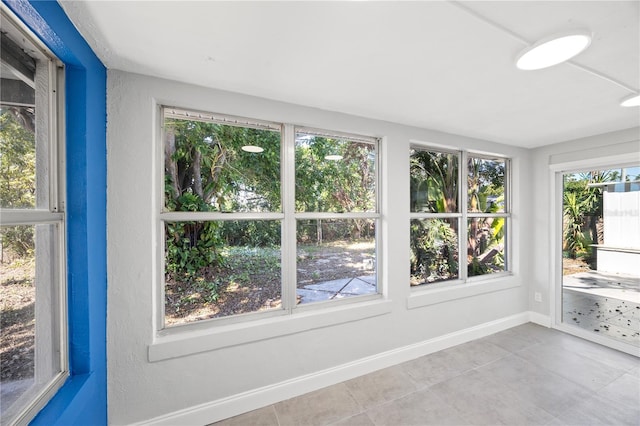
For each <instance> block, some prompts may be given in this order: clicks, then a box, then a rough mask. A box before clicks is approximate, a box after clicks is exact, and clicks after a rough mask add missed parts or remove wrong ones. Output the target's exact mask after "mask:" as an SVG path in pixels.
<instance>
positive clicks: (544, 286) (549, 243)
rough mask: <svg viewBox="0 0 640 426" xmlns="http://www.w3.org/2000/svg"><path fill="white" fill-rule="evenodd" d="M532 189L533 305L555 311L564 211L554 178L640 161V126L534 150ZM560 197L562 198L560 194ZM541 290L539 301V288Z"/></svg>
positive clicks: (545, 312)
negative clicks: (563, 174)
mask: <svg viewBox="0 0 640 426" xmlns="http://www.w3.org/2000/svg"><path fill="white" fill-rule="evenodd" d="M531 161H532V173H531V180H532V181H534V182H535V184H534V188H533V189H534V192H533V206H534V207H533V208H534V210H533V221H532V223H531V226H532V229H533V231H534V232H533V240H532V250H533V252H532V254H531V255H530V256H531V257H530V259H531V261H532V263H533V264H534V265H535V267H534V268H533V270H532V271H531V272H532V274H531V283H530V286H529V291H530V294H529V301H530V302H529V303H530V306H529V309H530V311H532V312H536V313H538V314H541V315H544V316H548V317H549V318H550V320H551V318H552V317H553V313H554V310H553V306H552V305H553V302H554V298H557V297H559V286H556V283H557V282H559V281H560V279H561V275H560V274H561V269H560V265H561V263H560V262H561V257H560V256H561V254H560V246H561V240H560V239H559V238H561V237H560V235H561V234H560V226H561V223H560V217H561V210H560V208H561V197H562V194H561V191H559V189H560V188H561V186H560V187H558V186H557V183H558V182H554V177H555V175H556V174H557V173H562V172H572V171H577V170H582V171H584V170H588V168H589V167H593V168H594V169H596V170H597V169H600V168H606V167H608V166H611V165H612V164H621V163H635V164H638V163H639V162H640V128H633V129H627V130H621V131H618V132H612V133H606V134H602V135H596V136H592V137H588V138H583V139H578V140H573V141H567V142H563V143H558V144H554V145H548V146H543V147H540V148H537V149H534V150H532V158H531ZM558 197H560V198H558ZM536 292H537V293H540V294H541V301H540V302H536V301H535V298H534V293H536Z"/></svg>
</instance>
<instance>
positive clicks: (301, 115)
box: [108, 71, 546, 424]
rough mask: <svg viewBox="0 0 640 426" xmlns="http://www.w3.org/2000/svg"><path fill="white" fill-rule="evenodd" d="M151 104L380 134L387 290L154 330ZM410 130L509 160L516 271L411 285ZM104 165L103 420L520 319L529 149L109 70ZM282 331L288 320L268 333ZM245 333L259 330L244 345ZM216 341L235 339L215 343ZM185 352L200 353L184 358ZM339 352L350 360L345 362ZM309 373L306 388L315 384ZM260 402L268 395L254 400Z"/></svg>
mask: <svg viewBox="0 0 640 426" xmlns="http://www.w3.org/2000/svg"><path fill="white" fill-rule="evenodd" d="M157 103H161V104H168V105H173V106H181V107H188V108H194V109H197V110H205V111H212V112H218V113H226V114H232V115H239V116H245V117H251V118H256V119H264V120H271V121H277V122H288V123H294V124H300V125H308V126H312V127H318V128H326V129H331V130H338V131H347V132H354V133H359V134H365V135H373V136H379V137H383V138H384V139H383V143H382V149H381V151H382V179H383V188H382V215H383V237H384V242H383V244H384V246H383V248H382V254H381V258H382V259H381V261H382V264H383V275H382V279H381V281H380V282H381V284H382V285H383V286H385V289H386V291H385V297H384V298H382V300H381V301H376V302H369V303H368V304H364V305H366V306H359V304H354V305H349V307H348V308H347V311H350V310H351V311H353V312H360V311H362V312H365V313H366V312H368V313H369V314H368V317H366V318H364V319H359V320H356V319H355V318H357V315H355V316H351V317H350V316H349V313H350V312H346V313H345V312H344V310H342V311H340V310H339V311H336V312H331V313H325V312H322V311H316V312H314V313H313V314H309V315H306V316H305V317H304V318H303V321H302V320H301V318H299V317H294V316H289V317H287V318H284V319H283V318H282V317H279V318H277V319H275V320H264V321H259V322H256V324H255V325H254V324H252V323H249V324H240V325H238V326H234V327H229V328H227V329H224V328H223V329H222V330H221V329H220V328H219V327H216V325H215V324H212V323H209V325H204V326H203V327H202V329H200V330H198V331H197V332H187V333H183V334H178V335H172V336H168V337H167V336H159V335H158V334H157V333H156V331H155V326H156V320H155V318H156V311H155V308H154V298H155V297H156V296H157V291H158V285H159V284H158V282H157V280H158V274H157V273H156V271H155V268H156V265H157V261H158V259H157V258H156V256H157V248H158V247H157V246H156V243H157V238H156V235H154V232H155V229H156V223H157V222H156V221H157V211H156V206H157V205H158V199H157V196H158V195H159V194H158V185H159V184H160V182H158V181H156V180H154V177H155V176H159V174H158V172H159V170H161V169H159V167H160V168H161V167H162V164H158V163H159V161H158V160H157V158H158V155H157V152H158V151H157V149H158V146H159V144H161V142H160V141H159V140H158V135H157V133H158V122H157V118H158V117H157V116H156V104H157ZM410 140H415V141H424V142H432V143H437V144H439V145H446V146H452V147H457V148H462V149H473V150H479V151H484V152H491V153H499V154H504V155H507V156H510V157H511V158H512V159H513V169H514V174H513V189H514V190H513V197H514V200H513V201H514V202H513V228H512V231H513V232H512V233H511V238H512V241H513V271H514V274H513V275H512V276H507V277H503V278H499V279H493V280H488V281H485V282H483V283H480V284H474V285H470V284H467V285H465V286H464V287H460V286H459V287H458V288H454V289H451V290H446V289H445V290H437V291H426V292H425V291H422V292H420V291H418V293H416V292H415V291H414V292H412V291H411V290H412V289H410V287H409V270H408V265H409V248H408V247H409V236H408V230H409V214H408V206H409V161H408V150H409V143H410ZM108 167H109V172H108V271H109V290H108V291H109V293H108V301H109V302H108V303H109V305H108V374H109V380H108V395H109V420H110V422H111V423H113V424H124V423H132V422H142V421H145V420H149V419H154V418H156V420H158V419H157V418H158V417H159V416H163V415H165V414H168V413H175V412H177V411H178V410H185V411H183V414H184V413H188V412H189V410H190V409H191V407H194V406H196V405H198V404H208V403H211V402H212V401H218V402H220V401H222V402H221V404H222V403H223V402H224V401H229V400H233V398H234V395H237V394H240V393H243V392H245V393H246V392H249V394H251V391H252V390H255V389H258V388H263V387H265V386H270V385H274V384H278V383H282V382H285V381H287V380H294V379H296V378H298V380H301V383H302V382H303V381H302V379H301V378H305V379H304V380H306V381H304V383H311V382H313V383H315V384H316V385H317V384H318V383H322V380H323V378H322V377H325V379H326V380H325V382H324V383H325V384H329V383H330V382H331V381H332V380H335V377H333V378H329V376H328V375H326V374H325V375H324V376H323V375H322V374H320V375H318V379H317V380H316V381H315V382H314V381H313V380H315V379H313V380H311V379H309V380H310V381H309V380H307V379H308V378H309V377H312V378H313V377H315V376H314V374H316V373H318V372H323V371H327V370H328V369H332V368H334V367H339V366H342V367H343V368H342V369H339V370H335V371H340V372H341V373H340V374H344V375H345V376H344V378H348V377H349V376H353V375H354V374H357V372H358V371H361V372H362V371H364V370H358V368H357V365H359V364H358V361H359V360H362V359H365V358H366V357H375V356H376V355H377V354H381V353H386V354H388V353H391V352H393V351H394V350H398V351H399V352H402V351H403V350H405V349H406V348H407V347H414V348H416V347H417V346H416V345H417V344H420V343H421V342H425V341H431V342H434V340H433V339H435V338H437V337H439V336H445V335H446V336H458V335H460V334H459V333H458V334H456V332H458V331H461V330H469V329H472V330H477V329H479V328H481V327H477V326H482V325H483V324H508V322H504V323H501V322H500V321H503V319H505V318H516V317H517V318H525V316H526V311H527V309H528V299H527V294H528V289H527V281H528V277H529V276H530V274H531V272H532V269H533V268H532V262H531V260H532V256H531V253H530V252H529V251H528V250H529V244H525V241H527V240H529V238H530V236H531V235H530V228H529V223H530V219H531V217H532V216H531V211H532V210H531V209H532V206H533V205H534V204H532V203H531V199H530V197H529V194H531V193H532V185H533V183H532V179H531V176H537V173H542V174H541V176H542V177H545V176H546V174H545V173H544V169H545V167H538V169H536V173H532V170H531V168H530V152H529V151H528V150H524V149H519V148H514V147H509V146H505V145H500V144H495V143H491V142H486V141H479V140H473V139H469V138H464V137H460V136H454V135H450V134H444V133H439V132H434V131H428V130H424V129H417V128H411V127H407V126H401V125H397V124H393V123H388V122H382V121H375V120H369V119H364V118H359V117H354V116H348V115H345V114H338V113H332V112H327V111H322V110H318V109H312V108H307V107H302V106H296V105H291V104H285V103H281V102H275V101H269V100H265V99H259V98H254V97H250V96H245V95H239V94H232V93H228V92H222V91H216V90H210V89H204V88H201V87H195V86H190V85H185V84H182V83H177V82H172V81H166V80H160V79H156V78H151V77H146V76H141V75H135V74H129V73H124V72H120V71H109V74H108ZM540 169H542V170H540ZM160 173H161V171H160ZM538 198H540V197H538ZM539 205H545V204H544V203H542V204H539ZM405 206H406V207H407V208H405ZM537 217H538V216H536V218H537ZM537 220H539V221H543V219H537ZM538 233H539V234H543V235H546V234H545V233H544V232H538ZM408 306H412V307H413V308H412V309H409V307H408ZM340 315H342V317H343V318H344V319H343V320H341V321H339V322H340V323H339V324H336V325H328V326H322V325H326V324H331V322H332V321H334V322H335V321H336V320H335V318H337V317H340ZM342 317H341V318H342ZM296 324H298V325H296ZM299 324H304V327H301V326H299ZM512 325H513V324H512ZM320 326H322V327H320ZM296 327H297V328H296ZM496 327H497V326H496ZM485 329H486V330H490V328H486V327H485ZM282 330H289V331H288V332H287V333H286V334H283V335H278V334H282V333H279V332H281V331H282ZM494 331H495V330H494ZM451 333H454V334H451ZM472 335H473V334H472V333H471V334H469V333H467V334H464V336H472ZM266 336H273V337H266ZM265 337H266V338H265ZM459 338H463V337H459ZM225 339H226V340H225ZM234 339H235V340H234ZM252 339H254V340H255V341H250V342H247V343H242V341H243V340H252ZM260 339H262V340H260ZM454 340H455V339H454ZM222 341H227V342H230V343H234V342H235V343H237V344H234V345H231V346H227V347H222V348H220V349H212V348H215V347H216V345H218V344H220V342H222ZM435 341H437V339H436V340H435ZM451 341H453V340H447V342H451ZM163 344H167V345H168V346H170V348H169V355H167V356H164V355H162V356H159V358H157V360H155V361H154V362H150V361H149V354H150V351H151V353H153V354H156V355H157V354H158V353H161V352H162V350H161V349H162V348H165V346H166V345H165V346H163ZM172 344H173V346H171V345H172ZM411 345H413V346H411ZM403 348H404V349H403ZM181 351H182V352H190V351H197V352H198V353H194V354H191V355H181V354H180V352H181ZM389 351H391V352H389ZM405 352H406V353H409V352H407V351H406V350H405ZM412 353H413V356H416V354H417V352H412ZM165 355H166V354H165ZM161 358H167V359H161ZM368 359H371V358H368ZM398 359H399V358H398ZM348 363H351V364H349V366H351V365H353V366H354V367H349V366H346V367H345V364H348ZM374 364H375V363H374ZM380 365H382V363H381V364H380ZM354 372H355V373H354ZM305 375H306V376H305ZM309 375H311V376H309ZM321 376H322V377H321ZM294 381H295V380H294ZM313 383H312V385H308V386H312V387H313ZM289 389H290V388H289ZM299 389H302V390H304V389H303V387H301V388H299ZM249 394H245V395H249ZM282 396H283V397H284V396H287V393H286V392H283V393H282ZM289 396H291V395H290V394H289ZM272 397H273V396H272ZM225 398H226V399H225ZM265 402H268V401H267V400H262V403H265ZM252 404H253V405H252ZM258 404H260V402H256V400H253V402H247V403H246V404H245V406H242V409H251V408H257V407H256V405H258ZM223 405H224V404H223ZM203 413H204V414H203ZM200 414H201V417H200V420H199V421H202V422H203V423H204V422H205V421H204V420H206V421H213V420H217V419H218V416H220V415H221V414H220V411H218V412H216V411H215V409H213V408H212V409H210V410H206V409H204V410H202V409H201V410H200ZM177 415H178V417H171V418H170V419H173V420H172V421H173V422H174V423H175V422H178V420H176V419H181V421H180V422H181V423H182V422H183V421H187V420H186V419H187V417H188V416H186V415H185V416H186V417H182V418H181V417H179V413H178V414H177ZM202 416H204V417H202ZM191 418H192V419H193V417H191ZM168 422H169V421H168Z"/></svg>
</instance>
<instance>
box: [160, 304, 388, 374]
mask: <svg viewBox="0 0 640 426" xmlns="http://www.w3.org/2000/svg"><path fill="white" fill-rule="evenodd" d="M391 305H392V304H391V301H390V300H387V299H382V298H379V299H376V300H374V301H366V302H362V303H349V304H342V305H341V306H336V307H334V308H327V309H322V310H309V311H306V312H296V313H294V314H293V315H282V316H277V317H271V318H264V319H260V320H256V321H251V322H241V323H235V324H229V325H225V326H219V327H211V328H207V329H206V330H197V331H188V332H185V333H180V334H179V335H178V334H173V335H168V336H159V337H156V339H155V341H154V343H152V344H151V345H149V348H148V349H149V351H148V357H149V362H158V361H163V360H167V359H171V358H179V357H183V356H188V355H193V354H197V353H201V352H207V351H214V350H217V349H222V348H226V347H229V346H236V345H242V344H245V343H251V342H256V341H259V340H266V339H270V338H274V337H280V336H286V335H290V334H295V333H300V332H304V331H308V330H313V329H316V328H322V327H328V326H332V325H337V324H342V323H347V322H351V321H358V320H362V319H366V318H372V317H376V316H379V315H384V314H387V313H389V312H391Z"/></svg>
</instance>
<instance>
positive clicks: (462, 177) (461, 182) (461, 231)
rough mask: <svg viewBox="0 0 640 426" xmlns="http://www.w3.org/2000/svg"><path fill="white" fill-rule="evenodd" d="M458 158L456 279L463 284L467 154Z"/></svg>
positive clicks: (462, 154)
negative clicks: (458, 216)
mask: <svg viewBox="0 0 640 426" xmlns="http://www.w3.org/2000/svg"><path fill="white" fill-rule="evenodd" d="M458 158H459V162H458V164H459V166H458V188H459V191H460V192H459V193H458V200H459V202H458V211H459V212H460V213H461V215H460V218H459V219H458V239H459V241H458V278H459V279H461V280H462V281H463V282H465V281H466V280H467V275H468V259H467V240H468V239H469V237H468V231H467V222H468V220H467V218H468V212H467V208H468V206H469V204H468V200H467V196H468V195H467V194H468V193H469V189H468V182H467V178H466V177H467V173H468V170H467V167H468V166H467V161H468V154H467V152H466V151H462V152H460V153H459V154H458Z"/></svg>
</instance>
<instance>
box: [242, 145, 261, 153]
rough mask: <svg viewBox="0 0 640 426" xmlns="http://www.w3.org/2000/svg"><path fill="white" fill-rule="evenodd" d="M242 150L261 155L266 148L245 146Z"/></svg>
mask: <svg viewBox="0 0 640 426" xmlns="http://www.w3.org/2000/svg"><path fill="white" fill-rule="evenodd" d="M240 149H242V150H243V151H246V152H255V153H260V152H262V151H264V148H261V147H259V146H255V145H245V146H243V147H241V148H240Z"/></svg>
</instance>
